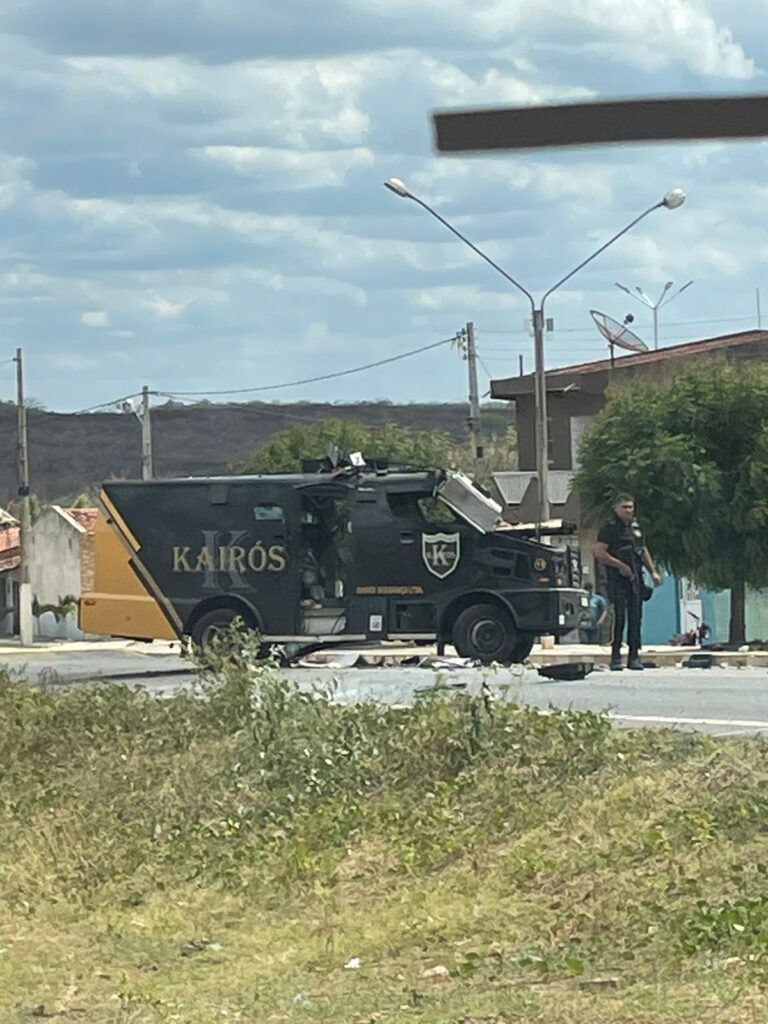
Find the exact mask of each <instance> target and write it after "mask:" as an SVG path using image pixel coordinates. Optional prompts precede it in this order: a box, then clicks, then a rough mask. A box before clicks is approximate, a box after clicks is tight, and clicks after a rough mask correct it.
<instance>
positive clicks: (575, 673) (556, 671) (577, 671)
mask: <svg viewBox="0 0 768 1024" xmlns="http://www.w3.org/2000/svg"><path fill="white" fill-rule="evenodd" d="M594 667H595V663H594V662H593V661H572V662H564V663H563V664H561V665H547V666H546V667H545V668H540V669H539V670H538V671H539V675H540V676H545V677H546V678H547V679H557V680H561V681H564V682H570V681H572V680H575V679H585V678H586V677H587V676H588V675H589V673H590V672H591V671H592V670H593V669H594Z"/></svg>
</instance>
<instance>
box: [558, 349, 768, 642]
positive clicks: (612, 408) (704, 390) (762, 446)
mask: <svg viewBox="0 0 768 1024" xmlns="http://www.w3.org/2000/svg"><path fill="white" fill-rule="evenodd" d="M579 463H580V469H579V471H578V473H577V475H576V480H575V487H576V490H577V493H578V494H579V496H580V498H581V500H582V503H583V507H584V509H585V512H586V514H587V517H588V519H589V520H590V521H592V522H597V521H598V519H599V518H600V517H603V516H605V515H606V514H607V513H608V511H609V510H610V507H611V504H612V502H613V499H614V498H615V496H616V494H618V493H620V492H621V491H628V492H629V493H631V494H634V495H635V498H636V500H637V505H638V510H639V515H640V517H641V519H642V521H643V526H644V529H645V531H646V535H647V538H648V544H649V547H650V548H651V550H652V551H653V553H654V556H656V557H657V558H658V559H659V561H661V562H662V563H663V564H664V565H665V566H666V567H667V568H668V569H669V570H671V571H672V572H673V573H675V575H679V576H686V577H688V578H689V579H691V580H693V581H694V582H695V583H698V584H699V585H700V586H704V587H707V588H709V589H712V590H723V589H730V591H731V621H730V630H729V640H730V642H731V643H743V642H744V639H745V621H744V595H745V586H753V587H764V586H766V585H768V543H766V527H768V367H765V366H763V365H751V366H742V367H739V368H735V367H729V366H727V365H725V364H721V363H719V362H718V363H711V362H710V363H706V364H702V365H698V366H692V367H690V368H689V369H685V370H682V371H679V372H678V373H677V374H675V376H674V377H673V378H672V379H671V381H668V382H657V381H633V382H632V383H630V384H629V385H626V386H624V387H623V388H620V389H612V390H610V391H609V395H608V402H607V404H606V406H605V408H604V409H603V410H602V412H601V413H600V414H599V415H598V416H597V417H596V419H595V422H594V423H593V425H592V427H591V428H590V429H589V430H588V431H587V432H586V433H585V434H584V436H583V438H582V441H581V445H580V447H579Z"/></svg>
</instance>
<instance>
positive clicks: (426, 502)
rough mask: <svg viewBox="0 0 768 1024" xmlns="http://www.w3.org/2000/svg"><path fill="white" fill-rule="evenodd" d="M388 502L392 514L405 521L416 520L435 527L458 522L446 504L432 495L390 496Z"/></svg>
mask: <svg viewBox="0 0 768 1024" xmlns="http://www.w3.org/2000/svg"><path fill="white" fill-rule="evenodd" d="M387 501H388V502H389V507H390V510H391V512H392V514H393V515H395V516H398V517H400V518H403V519H412V520H413V519H416V520H418V521H420V522H423V523H429V524H430V525H434V526H441V525H444V524H446V523H455V522H457V518H456V516H455V514H454V513H453V512H452V511H451V509H449V508H448V506H447V505H446V504H445V502H443V501H440V499H439V498H433V497H432V495H431V494H421V495H420V494H414V493H410V494H408V493H405V494H397V493H395V494H388V495H387Z"/></svg>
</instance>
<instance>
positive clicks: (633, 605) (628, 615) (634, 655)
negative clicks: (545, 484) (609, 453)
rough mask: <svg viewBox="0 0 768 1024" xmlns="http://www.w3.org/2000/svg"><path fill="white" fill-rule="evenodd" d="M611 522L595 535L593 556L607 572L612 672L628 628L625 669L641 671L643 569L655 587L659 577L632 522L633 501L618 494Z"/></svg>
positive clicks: (636, 526) (618, 661) (633, 519)
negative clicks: (611, 612)
mask: <svg viewBox="0 0 768 1024" xmlns="http://www.w3.org/2000/svg"><path fill="white" fill-rule="evenodd" d="M613 512H614V515H613V518H612V519H611V520H610V522H608V523H606V524H605V526H603V527H602V529H601V530H600V532H599V533H598V535H597V544H596V545H595V548H594V555H595V558H596V559H597V561H598V562H601V563H602V564H603V565H604V566H606V568H607V570H608V593H609V596H610V599H611V603H612V604H613V614H614V622H613V638H612V644H611V669H613V670H614V671H618V670H620V669H621V667H622V665H621V641H622V637H623V634H624V624H625V622H626V624H627V643H628V645H629V656H628V659H627V668H630V669H635V670H639V669H642V667H643V666H642V663H641V661H640V624H641V620H642V607H643V603H642V602H643V590H644V589H648V588H646V587H645V584H644V583H643V566H645V567H646V569H647V570H648V572H649V573H650V574H651V579H652V580H653V585H654V586H655V587H658V586H659V585H660V583H661V576H660V575H659V573H658V572H657V570H656V566H655V565H654V564H653V559H652V558H651V553H650V551H649V550H648V548H647V547H646V546H645V543H644V541H643V534H642V531H641V529H640V527H639V526H638V524H637V520H636V519H635V499H634V498H633V497H632V496H631V495H629V494H620V495H619V496H618V498H617V499H616V502H615V503H614V506H613Z"/></svg>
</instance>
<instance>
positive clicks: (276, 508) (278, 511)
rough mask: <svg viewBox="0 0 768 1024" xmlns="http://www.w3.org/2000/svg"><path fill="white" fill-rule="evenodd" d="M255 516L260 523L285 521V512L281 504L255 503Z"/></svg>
mask: <svg viewBox="0 0 768 1024" xmlns="http://www.w3.org/2000/svg"><path fill="white" fill-rule="evenodd" d="M253 518H254V519H255V520H256V522H258V523H263V522H268V523H284V522H285V513H284V512H283V510H282V508H281V507H280V505H254V506H253Z"/></svg>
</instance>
